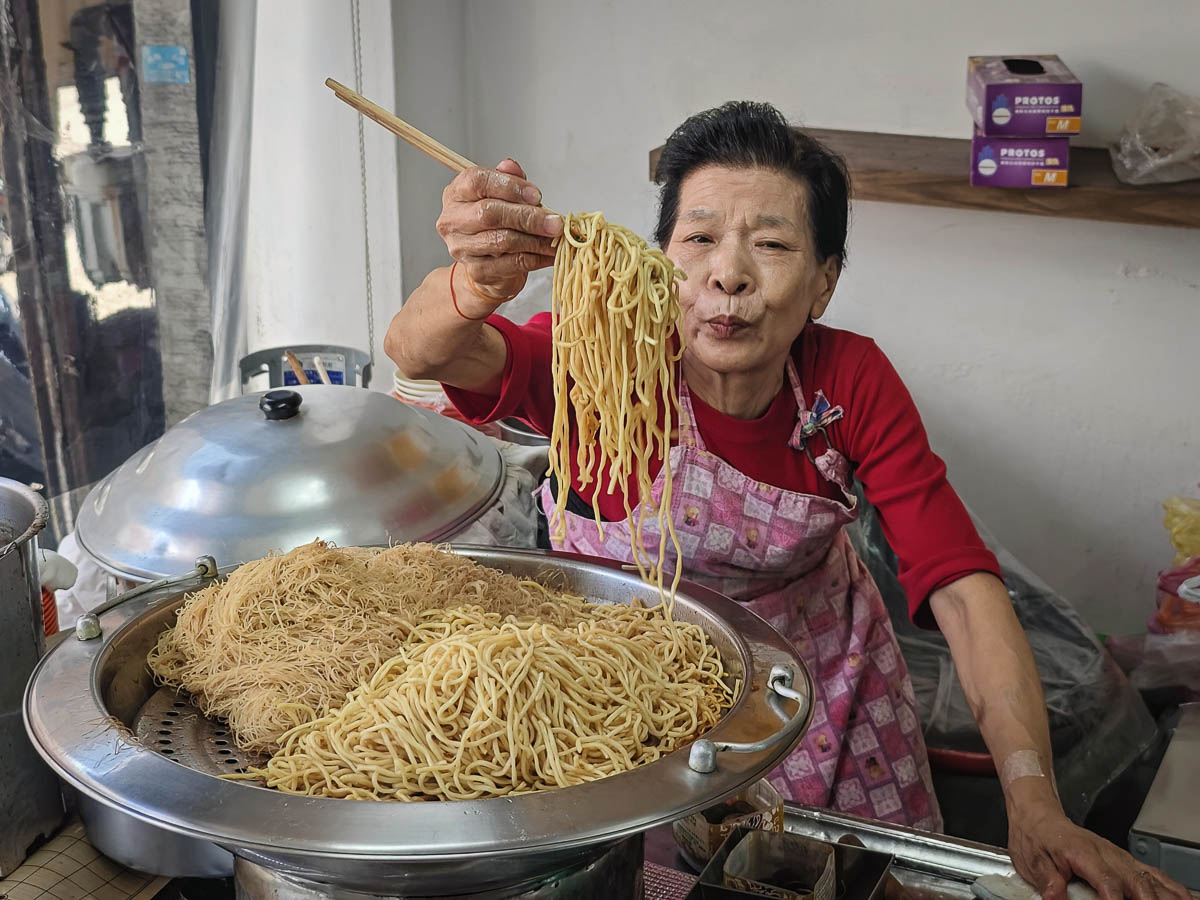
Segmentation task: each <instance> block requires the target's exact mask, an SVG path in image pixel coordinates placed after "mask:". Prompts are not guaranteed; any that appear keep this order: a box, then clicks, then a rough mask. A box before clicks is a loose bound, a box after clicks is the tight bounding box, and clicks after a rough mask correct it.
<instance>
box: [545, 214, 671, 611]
mask: <svg viewBox="0 0 1200 900" xmlns="http://www.w3.org/2000/svg"><path fill="white" fill-rule="evenodd" d="M682 276H683V273H682V272H681V271H680V270H678V269H676V268H675V264H674V263H673V262H671V260H669V259H668V258H667V256H666V255H665V254H664V253H663V252H662V251H660V250H654V249H651V248H650V247H649V246H647V244H646V242H645V241H644V240H642V239H641V238H640V237H638V235H636V234H634V233H633V232H632V231H630V230H629V229H628V228H623V227H622V226H620V225H615V224H613V223H611V222H606V221H604V216H603V215H601V214H600V213H598V212H597V213H586V214H583V213H575V214H573V215H569V216H565V217H564V224H563V236H562V237H561V238H560V239H559V242H558V249H557V251H556V255H555V258H554V307H553V316H552V318H553V325H552V339H553V357H552V361H551V368H552V370H553V376H554V426H553V429H552V431H551V434H550V468H551V471H553V472H554V475H555V477H556V478H557V480H558V485H559V488H558V496H557V497H556V498H555V499H556V504H555V509H554V513H553V515H552V518H551V522H552V528H553V534H554V537H555V538H556V539H558V540H561V539H562V538H563V536H564V534H565V528H566V523H565V519H564V516H563V513H564V511H565V510H566V504H567V493H568V491H567V488H568V486H569V485H570V484H571V483H572V478H571V450H570V447H571V431H572V427H574V429H575V430H576V432H577V438H578V449H577V451H576V459H575V463H576V467H577V468H578V471H579V476H580V484H581V486H586V485H588V484H590V483H591V482H592V481H593V479H594V478H599V477H600V476H599V473H601V472H606V473H607V481H606V482H605V483H604V484H597V486H596V491H597V493H599V491H601V490H603V491H605V492H607V493H612V492H613V491H619V492H620V494H621V496H622V497H624V500H625V514H626V518H627V520H628V521H629V523H630V529H631V531H632V540H631V543H632V548H633V559H634V562H635V563H636V564H637V567H638V572H639V573H640V574H641V576H642V578H643V579H645V580H646V581H648V582H650V583H651V584H654V585H655V586H656V587H657V588H658V589H659V593H660V594H662V593H663V590H664V585H663V562H664V559H665V556H666V542H667V538H668V536H669V537H670V540H671V543H672V544H673V545H674V548H675V558H676V559H678V558H679V555H680V554H679V539H678V537H677V536H676V534H675V526H674V523H673V522H672V521H671V516H670V508H671V463H670V443H671V432H672V429H673V427H674V425H673V423H674V422H676V421H677V420H678V396H677V393H676V389H675V364H676V363H677V362H678V361H679V358H680V355H681V353H682V344H681V343H680V342H679V340H678V335H677V331H676V322H677V320H678V318H679V292H678V288H677V286H676V284H675V281H676V279H677V278H680V277H682ZM660 410H661V412H660ZM572 417H573V419H574V421H573V422H572ZM652 456H657V457H658V458H659V459H660V460H662V466H663V492H662V496H661V497H660V498H659V499H658V501H657V502H656V501H655V499H654V497H653V496H652V487H653V479H652V478H651V477H650V460H651V458H652ZM631 483H632V484H635V485H636V490H637V502H638V504H639V505H638V508H637V511H636V513H635V511H634V510H633V508H632V506H631V504H630V500H629V487H630V485H631ZM592 506H593V508H595V509H596V527H597V528H598V529H600V533H601V536H603V526H602V524H601V521H600V513H599V507H598V506H597V504H596V503H595V502H593V504H592ZM647 515H651V516H654V517H656V518H657V519H658V532H659V539H658V553H657V555H656V556H655V557H654V558H653V559H652V558H651V554H650V553H648V552H647V550H646V546H645V542H644V541H643V538H642V529H643V526H644V523H645V519H646V516H647ZM680 573H681V569H680V567H679V566H678V565H676V567H675V575H674V580H673V582H672V584H671V586H670V595H671V596H674V593H675V589H676V588H677V587H678V585H679V577H680Z"/></svg>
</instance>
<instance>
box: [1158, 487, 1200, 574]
mask: <svg viewBox="0 0 1200 900" xmlns="http://www.w3.org/2000/svg"><path fill="white" fill-rule="evenodd" d="M1163 509H1165V510H1166V511H1167V514H1166V516H1165V517H1164V518H1163V525H1165V526H1166V527H1167V531H1168V532H1169V533H1170V535H1171V545H1172V546H1173V547H1174V548H1175V565H1180V564H1182V563H1183V562H1185V561H1187V560H1189V559H1191V558H1192V557H1193V556H1200V500H1195V499H1193V498H1191V497H1168V498H1167V500H1166V502H1165V503H1163Z"/></svg>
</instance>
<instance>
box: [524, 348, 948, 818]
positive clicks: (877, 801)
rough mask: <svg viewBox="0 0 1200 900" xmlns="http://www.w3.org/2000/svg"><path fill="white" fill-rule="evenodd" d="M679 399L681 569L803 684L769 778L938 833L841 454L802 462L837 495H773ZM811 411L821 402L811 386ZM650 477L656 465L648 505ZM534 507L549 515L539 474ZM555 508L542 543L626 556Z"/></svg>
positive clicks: (788, 788) (618, 532)
mask: <svg viewBox="0 0 1200 900" xmlns="http://www.w3.org/2000/svg"><path fill="white" fill-rule="evenodd" d="M787 377H788V381H789V382H790V384H791V387H792V390H793V391H794V393H795V395H796V404H797V406H798V407H799V422H798V424H797V426H796V430H795V432H794V433H793V435H792V438H791V440H790V441H789V444H790V445H791V446H792V447H793V448H794V449H796V450H797V451H799V452H805V453H807V454H808V455H809V458H810V459H813V457H812V454H811V452H810V451H809V450H808V448H807V446H806V442H807V441H811V440H812V439H813V438H814V437H815V433H816V431H818V430H820V431H822V432H823V429H822V428H821V427H820V426H819V425H817V427H814V424H815V423H818V422H819V421H821V420H819V419H817V418H814V415H813V413H810V412H809V410H808V409H807V408H806V405H805V401H804V393H803V391H802V390H801V388H800V379H799V376H798V375H797V373H796V368H795V365H794V364H793V362H792V360H791V359H790V358H789V360H788V363H787ZM679 405H680V421H679V441H678V444H677V445H676V446H674V447H672V448H671V471H672V474H673V482H674V490H673V495H672V499H671V511H670V512H671V517H672V520H673V521H674V522H675V527H676V530H677V532H678V535H679V543H680V546H681V548H682V551H683V570H684V577H685V578H688V579H690V580H692V581H696V582H698V583H700V584H704V585H706V586H708V587H711V588H713V589H714V590H717V591H720V592H721V593H723V594H726V595H728V596H730V597H733V598H734V599H735V600H739V601H741V602H743V603H745V604H746V605H747V606H749V608H750V609H751V610H753V611H754V612H755V613H757V614H758V615H760V616H762V617H763V618H764V619H766V620H767V621H768V622H770V623H771V624H772V625H773V626H775V628H777V629H778V630H779V631H780V632H781V633H783V634H784V635H785V636H786V637H787V638H788V639H790V640H791V641H792V642H793V643H794V644H795V646H796V648H797V650H798V651H799V652H800V655H801V657H802V658H803V659H804V661H805V663H807V665H808V667H809V670H810V671H811V673H812V676H813V681H814V683H815V685H816V696H815V697H814V708H813V719H812V724H811V726H810V728H809V730H808V733H807V734H806V735H805V737H804V740H803V741H802V742H801V744H800V746H799V747H797V748H796V750H795V751H794V752H793V753H792V755H791V756H789V757H788V758H787V759H786V760H785V761H784V763H783V765H781V766H780V767H779V768H778V769H776V770H775V771H774V772H772V773H771V775H770V776H769V779H770V781H771V783H772V784H774V785H775V787H776V788H778V789H779V791H780V792H781V793H782V794H783V795H784V796H785V797H788V798H790V799H792V800H795V801H797V802H800V803H805V804H808V805H811V806H819V807H826V808H832V809H836V810H840V811H843V812H847V813H851V814H853V815H859V816H866V817H868V818H873V819H881V820H884V821H888V822H896V823H900V824H905V825H912V826H915V827H917V828H923V829H927V830H931V831H937V830H940V829H941V827H942V819H941V812H940V810H939V809H938V805H937V799H936V796H935V795H934V792H933V782H932V779H931V777H930V773H929V761H928V758H927V756H926V751H925V741H924V738H923V736H922V734H921V729H920V724H919V721H918V718H917V713H916V703H915V700H914V698H913V691H912V683H911V682H910V681H909V677H908V669H907V667H906V666H905V663H904V658H903V657H902V656H901V655H900V648H899V646H898V645H897V643H896V636H895V633H894V632H893V631H892V625H891V622H890V620H889V619H888V613H887V610H886V609H885V607H884V604H883V598H882V597H881V596H880V594H879V589H878V588H877V587H876V586H875V582H874V580H873V579H872V578H871V575H870V573H869V572H868V571H867V569H866V567H865V566H864V565H863V564H862V562H861V561H860V560H859V558H858V556H857V555H856V554H855V553H854V550H853V548H852V547H851V546H850V539H849V538H848V537H847V535H846V532H845V528H844V526H845V525H846V524H847V523H849V522H852V521H854V519H855V518H856V516H857V510H856V508H855V507H856V501H855V498H854V497H853V495H852V493H851V491H850V467H849V464H848V463H847V461H846V459H845V457H843V456H842V455H841V454H840V453H838V452H837V451H836V450H834V449H833V448H832V447H831V446H827V449H826V451H825V452H824V453H823V454H821V455H820V456H818V457H816V458H815V459H813V463H814V465H815V466H816V467H817V469H818V471H820V473H821V475H822V476H823V477H824V478H825V479H827V480H828V481H830V482H832V483H833V484H836V485H837V486H838V488H840V489H841V491H842V493H843V495H844V496H845V498H846V502H845V503H842V502H839V501H836V500H830V499H827V498H825V497H819V496H816V495H812V494H800V493H793V492H791V491H785V490H782V489H780V488H777V487H773V486H772V485H768V484H764V483H763V482H761V481H755V480H753V479H751V478H749V477H748V476H746V475H744V474H743V473H742V472H740V471H738V470H737V469H735V468H734V467H733V466H731V465H730V464H729V463H727V462H725V461H724V460H723V459H721V458H720V457H718V456H716V455H714V454H713V453H710V452H709V451H708V450H706V449H705V447H704V440H703V438H702V437H701V436H700V432H699V430H698V429H697V427H696V417H695V413H694V411H693V407H692V399H691V393H690V392H689V391H688V388H687V385H686V384H685V383H682V381H681V383H680V387H679ZM817 405H819V406H822V408H823V409H828V403H827V401H825V399H824V397H823V396H822V395H821V394H818V395H817ZM835 412H836V410H835ZM835 418H836V416H835ZM831 420H832V419H830V418H826V419H824V422H825V423H826V424H828V422H829V421H831ZM662 482H663V476H662V474H661V473H660V475H659V477H658V478H657V479H656V480H655V482H654V487H653V496H654V499H655V500H658V499H659V498H660V497H661V495H662V489H663V483H662ZM542 506H543V508H544V509H547V510H553V509H554V496H553V491H552V489H551V486H550V484H549V482H547V483H546V484H544V485H543V487H542ZM564 515H565V516H566V534H565V537H564V540H563V541H562V542H556V549H562V550H569V551H572V552H575V553H584V554H588V555H592V556H601V557H606V558H608V559H616V560H620V561H622V562H632V552H631V550H630V547H629V526H628V524H627V523H625V522H606V523H605V524H604V537H603V539H601V538H600V537H599V536H598V534H597V529H596V523H595V521H594V520H592V519H590V518H586V517H584V516H579V515H576V514H574V513H571V512H565V513H564ZM652 525H653V527H651V526H652ZM553 530H554V529H553V526H552V527H551V531H553ZM644 537H645V542H646V545H647V546H651V545H652V542H654V543H656V542H657V538H658V533H657V522H651V521H650V520H649V519H648V521H647V523H646V527H645V535H644ZM669 552H672V555H673V551H669ZM670 563H671V560H668V567H669V565H670Z"/></svg>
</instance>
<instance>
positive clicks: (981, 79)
mask: <svg viewBox="0 0 1200 900" xmlns="http://www.w3.org/2000/svg"><path fill="white" fill-rule="evenodd" d="M967 108H968V109H970V110H971V115H972V116H974V118H975V124H976V125H977V126H978V127H979V130H980V131H982V132H983V133H984V134H985V135H987V136H988V137H997V136H1008V137H1021V136H1026V135H1028V136H1034V135H1063V134H1079V127H1080V124H1081V123H1082V119H1083V85H1082V84H1080V83H1079V79H1078V78H1076V77H1075V76H1074V75H1072V74H1071V70H1070V69H1068V68H1067V67H1066V66H1065V65H1063V61H1062V60H1061V59H1059V58H1058V57H1057V56H971V57H968V58H967Z"/></svg>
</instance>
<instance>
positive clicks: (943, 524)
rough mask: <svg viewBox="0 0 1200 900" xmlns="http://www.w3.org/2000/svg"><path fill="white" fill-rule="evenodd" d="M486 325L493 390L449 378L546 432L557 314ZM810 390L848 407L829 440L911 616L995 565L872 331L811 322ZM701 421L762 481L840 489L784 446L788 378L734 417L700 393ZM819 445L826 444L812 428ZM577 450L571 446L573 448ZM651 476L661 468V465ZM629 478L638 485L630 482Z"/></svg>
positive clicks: (790, 416) (614, 502)
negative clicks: (756, 412) (895, 568)
mask: <svg viewBox="0 0 1200 900" xmlns="http://www.w3.org/2000/svg"><path fill="white" fill-rule="evenodd" d="M488 322H489V324H491V325H492V326H494V327H495V328H496V329H497V330H499V332H500V334H501V335H503V337H504V342H505V344H506V345H507V347H508V357H507V361H506V363H505V366H504V375H503V379H502V381H501V387H500V393H499V395H498V396H490V395H485V394H478V393H473V392H470V391H463V390H459V389H456V388H452V387H449V386H447V387H446V394H447V395H448V396H449V397H450V399H451V401H452V402H453V403H454V405H455V406H456V407H458V410H459V411H460V412H461V413H462V414H463V415H464V416H465V417H466V418H467V419H469V420H471V421H473V422H476V423H482V422H487V421H492V420H494V419H500V418H505V417H508V416H515V417H517V418H520V419H522V420H524V421H525V422H527V423H528V424H529V425H531V426H532V427H533V428H535V429H536V430H538V431H540V432H541V433H543V434H549V432H550V428H551V425H552V423H553V419H554V395H553V383H552V380H551V374H550V357H551V342H550V316H549V314H548V313H547V314H542V315H538V316H534V317H533V318H532V319H531V320H530V321H529V323H528V324H526V325H516V324H514V323H512V322H510V321H508V320H507V319H505V318H503V317H501V316H492V317H491V318H490V319H489V320H488ZM792 356H793V358H794V359H795V361H796V368H797V372H798V373H799V375H800V384H801V386H802V388H803V390H804V398H805V401H806V403H807V405H808V406H809V408H811V407H812V403H813V398H814V395H815V394H816V392H817V391H818V390H821V391H823V392H824V394H825V397H826V398H827V399H828V400H829V402H830V403H831V404H833V405H835V406H838V405H840V406H841V407H842V408H843V409H844V410H845V415H844V416H843V418H841V419H840V420H839V421H837V422H835V423H834V424H833V425H831V426H830V427H829V428H828V429H827V435H828V437H829V441H830V443H831V444H832V446H833V447H834V448H835V449H837V450H838V451H840V452H841V453H842V454H843V455H844V456H845V457H846V458H847V460H849V462H850V464H851V466H852V467H853V469H854V474H855V477H856V478H857V479H858V480H859V481H861V482H862V484H863V487H864V489H865V492H866V495H867V498H868V499H869V500H870V501H871V503H872V504H873V505H874V506H875V507H876V508H877V509H878V510H879V516H880V519H881V521H882V524H883V530H884V533H885V535H886V536H887V539H888V542H889V543H890V544H891V546H892V549H893V550H894V551H895V552H896V556H897V557H898V559H899V563H900V565H899V577H900V583H901V585H902V586H903V587H904V590H905V592H906V594H907V595H908V598H909V610H910V612H911V613H912V614H913V615H916V613H917V611H918V610H919V609H920V608H921V606H922V605H923V604H924V602H925V600H926V598H927V597H928V596H929V594H930V593H931V592H932V591H934V590H936V589H937V588H939V587H941V586H942V585H944V584H948V583H950V582H952V581H954V580H956V579H958V578H961V577H963V576H964V575H969V574H970V573H972V572H979V571H983V572H991V573H993V574H995V575H997V576H999V575H1000V566H999V564H998V563H997V561H996V557H995V556H994V555H993V554H992V553H991V551H989V550H988V549H987V548H986V547H985V546H984V543H983V540H982V539H981V538H980V537H979V533H978V532H977V531H976V530H975V527H974V526H973V525H972V524H971V520H970V517H969V516H968V515H967V511H966V509H965V508H964V507H963V504H962V501H961V500H959V498H958V495H957V494H956V493H955V492H954V489H953V488H952V487H951V486H950V482H949V481H947V480H946V465H945V463H943V462H942V460H941V459H940V458H939V457H938V456H937V454H935V453H934V452H933V450H932V449H931V448H930V446H929V438H928V436H927V435H926V434H925V428H924V426H923V425H922V423H921V417H920V415H919V414H918V412H917V408H916V406H915V404H914V403H913V400H912V397H911V396H910V395H909V393H908V389H907V388H905V386H904V383H903V382H902V381H901V380H900V376H899V375H898V374H897V373H896V370H895V369H894V368H893V367H892V364H891V362H889V360H888V358H887V357H886V356H885V355H884V354H883V351H882V350H880V349H879V347H878V346H877V345H876V344H875V342H874V341H872V340H871V339H870V338H867V337H863V336H862V335H858V334H855V333H853V332H850V331H842V330H840V329H837V328H828V327H826V326H824V325H818V324H815V323H810V324H809V325H808V326H807V327H805V329H804V331H803V332H802V333H801V335H800V337H799V338H798V339H797V341H796V343H795V344H794V345H793V347H792ZM692 404H693V407H694V409H695V412H696V424H697V427H698V428H699V430H700V435H701V437H702V438H703V439H704V442H705V444H706V445H707V447H708V449H709V450H710V451H712V452H713V453H715V454H717V455H718V456H720V457H721V458H722V459H724V460H725V461H726V462H728V463H730V464H731V465H733V466H734V467H735V468H737V469H739V470H740V471H742V472H744V473H745V474H746V475H748V476H749V477H751V478H753V479H755V480H756V481H762V482H766V483H767V484H773V485H776V486H777V487H780V488H783V489H785V490H788V491H794V492H799V493H805V494H816V495H819V496H822V497H829V498H831V499H835V500H842V499H844V498H843V497H842V495H841V492H840V490H839V489H838V488H837V486H836V485H834V484H831V483H830V482H828V481H826V480H825V479H824V478H823V477H821V474H820V473H819V472H818V471H817V469H816V467H815V466H814V465H813V464H812V462H810V461H809V459H808V457H807V456H806V455H805V454H804V453H803V452H800V451H797V450H793V449H792V448H791V447H790V446H789V445H788V439H789V438H790V437H791V434H792V430H793V428H794V427H795V425H796V411H797V407H796V399H795V396H794V395H793V393H792V389H791V385H790V384H789V383H788V382H787V381H786V379H785V381H784V385H783V388H782V389H781V390H780V392H779V394H778V395H777V396H776V397H775V400H774V401H773V402H772V403H771V406H770V407H769V408H768V409H767V411H766V413H765V414H763V416H762V417H761V418H758V419H749V420H747V419H735V418H732V417H730V416H726V415H724V414H723V413H721V412H719V411H718V410H716V409H713V408H712V407H710V406H708V405H707V404H705V403H704V402H703V401H702V400H700V398H699V397H697V396H696V395H695V394H694V393H693V394H692ZM815 440H816V442H817V443H816V444H815V445H814V453H819V452H823V451H824V442H823V441H822V440H821V439H820V438H816V439H815ZM572 459H574V453H572ZM652 475H657V466H656V467H655V471H654V472H653V473H652ZM572 480H573V482H574V483H573V484H572V487H574V488H575V490H576V492H577V493H578V494H579V495H580V497H582V498H583V499H584V500H585V501H587V502H588V503H593V504H595V505H596V506H597V507H598V508H599V511H600V515H601V517H602V518H605V519H609V520H619V519H624V518H625V505H624V501H623V499H622V498H621V497H620V496H619V495H615V494H607V493H605V492H603V491H601V492H600V493H599V494H598V495H597V494H596V493H595V490H596V488H595V482H593V483H592V484H589V485H587V486H582V485H581V484H580V483H579V478H578V472H575V473H574V478H573V479H572ZM630 487H631V488H633V487H634V486H633V485H631V486H630Z"/></svg>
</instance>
